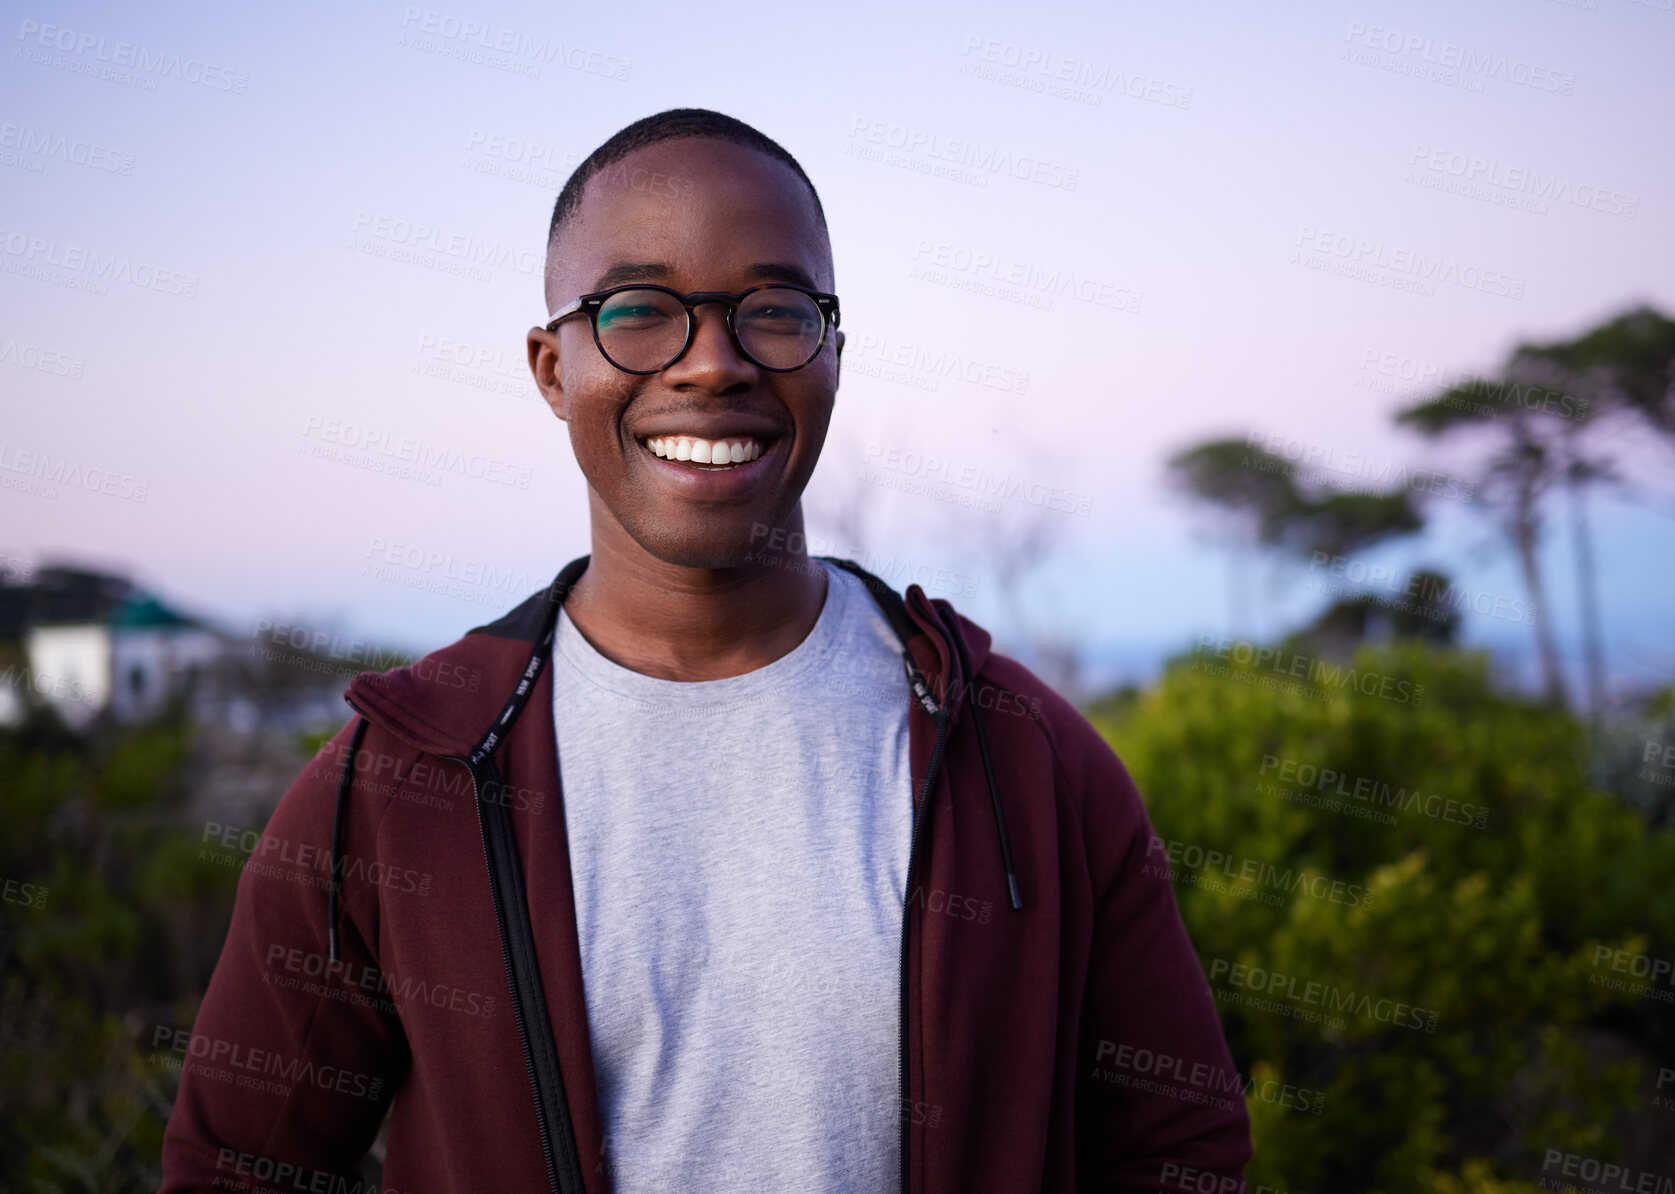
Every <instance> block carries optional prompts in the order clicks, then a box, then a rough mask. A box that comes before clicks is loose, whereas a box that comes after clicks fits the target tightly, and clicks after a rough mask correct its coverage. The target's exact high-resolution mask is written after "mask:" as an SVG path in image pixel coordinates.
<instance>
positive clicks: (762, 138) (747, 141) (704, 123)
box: [547, 108, 826, 252]
mask: <svg viewBox="0 0 1675 1194" xmlns="http://www.w3.org/2000/svg"><path fill="white" fill-rule="evenodd" d="M683 137H705V138H709V139H710V140H713V141H731V142H732V143H733V144H734V145H743V146H745V147H746V148H748V149H754V150H756V151H757V152H758V153H763V154H766V155H767V156H768V157H770V158H773V159H774V160H775V161H776V162H783V163H785V164H786V165H787V166H789V167H791V169H792V171H793V172H794V173H795V174H796V176H797V177H798V178H800V179H802V180H803V185H804V186H806V187H808V193H809V195H810V197H812V198H813V200H814V213H815V215H817V216H818V217H819V218H820V227H821V228H822V229H824V228H825V227H826V211H825V209H824V208H823V207H821V206H820V195H819V193H818V192H817V191H815V189H814V184H813V183H812V182H810V181H809V177H808V175H807V174H805V173H804V172H803V168H802V167H801V166H799V165H798V164H797V159H796V158H794V157H792V156H791V154H790V153H789V152H788V151H787V150H786V148H785V147H784V146H783V145H781V144H780V143H779V142H778V141H775V140H774V139H773V138H772V137H770V136H768V135H767V134H766V133H763V132H761V131H759V130H757V129H755V128H752V127H751V126H750V125H748V124H746V123H745V122H744V121H742V120H739V119H736V118H735V117H732V116H728V115H726V114H725V113H722V112H712V111H711V110H710V109H708V108H670V109H668V110H667V111H664V112H658V113H655V114H654V115H651V116H647V117H644V118H643V119H640V120H636V121H635V122H634V123H633V124H631V125H629V126H628V127H627V128H625V129H621V130H620V131H618V132H617V133H615V134H613V135H612V136H611V138H610V139H609V140H607V141H606V142H605V143H604V144H603V145H601V146H600V147H599V148H598V149H595V150H594V151H593V152H592V153H590V154H588V155H587V158H586V159H585V160H584V161H583V162H582V164H581V165H579V166H577V167H576V169H575V171H574V172H573V173H572V174H571V175H570V179H569V181H568V182H566V183H565V184H564V189H563V190H562V191H560V192H559V193H558V202H557V203H555V204H553V218H552V221H551V223H549V224H548V225H547V246H548V250H549V252H550V251H551V247H552V243H553V239H554V238H555V237H557V236H558V232H559V229H561V228H562V227H564V224H565V222H566V221H567V220H569V218H570V217H571V216H572V215H573V214H575V211H576V208H577V207H579V206H580V205H581V201H582V191H583V190H584V189H585V188H586V187H587V184H588V180H590V179H591V178H592V177H593V176H594V175H595V174H597V173H599V171H601V170H603V169H605V167H607V166H612V165H615V164H616V163H617V162H620V161H621V160H622V159H623V158H625V157H627V156H628V155H629V154H631V153H633V152H634V151H635V150H636V149H644V148H645V147H646V146H648V145H656V144H658V143H659V142H662V141H676V140H679V139H681V138H683Z"/></svg>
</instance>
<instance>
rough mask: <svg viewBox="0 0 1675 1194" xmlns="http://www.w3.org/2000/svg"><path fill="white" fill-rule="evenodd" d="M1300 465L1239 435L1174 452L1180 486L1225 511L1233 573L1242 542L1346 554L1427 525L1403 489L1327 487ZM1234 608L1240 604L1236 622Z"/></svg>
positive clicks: (1302, 552)
mask: <svg viewBox="0 0 1675 1194" xmlns="http://www.w3.org/2000/svg"><path fill="white" fill-rule="evenodd" d="M1299 471H1300V470H1299V468H1298V466H1297V465H1296V464H1294V463H1293V462H1292V461H1290V460H1287V459H1286V458H1285V457H1283V456H1278V455H1275V454H1274V453H1272V452H1269V451H1267V450H1265V449H1263V448H1260V447H1257V446H1255V445H1253V444H1249V443H1247V442H1245V441H1244V440H1237V439H1217V440H1209V441H1206V442H1204V443H1201V444H1197V445H1195V446H1193V447H1191V448H1187V449H1185V450H1183V451H1181V452H1178V453H1176V454H1175V455H1174V456H1172V457H1170V459H1169V472H1170V479H1171V481H1172V483H1173V484H1174V486H1175V488H1176V489H1177V490H1178V491H1180V492H1182V493H1184V494H1186V495H1187V496H1189V497H1191V498H1193V499H1195V500H1196V501H1198V502H1200V503H1202V504H1204V505H1207V506H1209V507H1212V508H1214V509H1215V510H1217V511H1218V512H1219V513H1220V514H1221V515H1222V516H1223V518H1224V519H1226V521H1227V523H1228V528H1229V529H1228V531H1227V533H1226V538H1227V539H1228V540H1229V541H1230V542H1231V544H1232V546H1233V549H1234V552H1235V556H1234V561H1233V567H1234V573H1235V577H1237V573H1238V563H1239V561H1238V554H1237V553H1238V551H1239V550H1240V549H1241V548H1242V549H1245V550H1248V551H1253V552H1259V551H1271V552H1281V553H1290V554H1294V555H1299V556H1308V555H1311V554H1313V553H1315V552H1323V553H1325V554H1327V555H1329V556H1334V557H1337V556H1346V555H1349V554H1350V553H1352V552H1354V551H1358V550H1362V549H1365V548H1369V547H1372V546H1374V545H1375V544H1378V543H1382V542H1384V541H1385V540H1387V539H1390V538H1394V537H1396V536H1400V535H1408V534H1412V533H1413V532H1415V531H1417V530H1419V529H1420V527H1421V526H1423V525H1424V522H1423V519H1422V518H1421V517H1420V514H1419V511H1418V510H1417V509H1416V508H1415V507H1414V504H1413V499H1412V497H1411V495H1410V494H1409V492H1408V491H1407V490H1406V489H1395V490H1390V491H1386V492H1371V491H1356V492H1344V491H1339V490H1326V489H1323V488H1322V487H1320V486H1318V485H1309V484H1303V483H1299ZM1233 591H1235V590H1233V589H1230V592H1233ZM1237 613H1238V610H1237V608H1236V607H1235V616H1234V618H1233V624H1234V625H1235V626H1238V625H1239V623H1240V621H1241V619H1240V618H1239V617H1238V616H1237Z"/></svg>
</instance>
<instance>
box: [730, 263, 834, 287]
mask: <svg viewBox="0 0 1675 1194" xmlns="http://www.w3.org/2000/svg"><path fill="white" fill-rule="evenodd" d="M745 272H746V273H748V274H749V275H750V276H751V277H753V278H759V279H761V280H762V281H764V282H792V283H795V284H796V285H798V286H806V287H808V288H809V289H810V290H818V289H819V287H818V286H816V285H815V284H814V279H813V278H812V277H810V276H809V272H808V271H807V270H806V269H804V268H803V267H802V266H800V265H792V264H790V263H789V262H781V261H759V262H757V263H756V264H755V265H753V266H751V267H750V268H749V269H748V270H746V271H745Z"/></svg>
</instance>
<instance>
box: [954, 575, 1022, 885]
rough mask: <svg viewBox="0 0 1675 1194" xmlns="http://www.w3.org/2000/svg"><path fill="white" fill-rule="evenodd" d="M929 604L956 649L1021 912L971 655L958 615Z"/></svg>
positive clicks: (1009, 877)
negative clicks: (973, 689) (972, 689)
mask: <svg viewBox="0 0 1675 1194" xmlns="http://www.w3.org/2000/svg"><path fill="white" fill-rule="evenodd" d="M931 608H932V609H934V610H936V615H937V618H938V620H939V621H941V623H942V624H943V625H944V626H946V627H947V628H948V630H949V633H950V634H951V636H952V637H953V640H954V647H955V650H956V651H958V653H959V657H960V675H962V676H964V677H965V680H966V687H967V690H968V691H967V696H968V697H969V700H968V702H967V703H968V706H969V708H970V711H971V724H972V725H973V726H974V727H975V728H976V730H977V753H978V754H979V755H981V756H982V757H983V778H984V779H986V780H988V781H989V803H990V804H991V805H993V806H994V810H995V832H996V833H997V834H998V835H999V836H1000V862H1001V865H1002V866H1004V867H1005V868H1006V891H1007V894H1008V895H1010V896H1011V897H1012V910H1013V911H1014V912H1021V911H1022V910H1023V907H1024V897H1023V896H1022V895H1021V894H1019V892H1018V874H1017V872H1016V871H1015V870H1013V868H1012V841H1011V839H1010V838H1009V837H1008V836H1007V834H1006V812H1005V810H1003V809H1002V808H1001V807H1000V785H999V784H998V783H996V782H995V765H994V760H993V759H992V758H990V757H989V735H988V733H987V732H986V731H985V730H984V729H983V714H982V711H981V710H980V709H979V707H978V704H977V694H976V693H975V692H973V691H970V687H971V684H972V682H973V680H974V679H975V677H973V676H972V674H971V656H970V655H969V654H968V653H967V652H966V648H965V636H964V635H962V634H961V633H960V621H959V615H957V614H944V613H943V612H942V610H941V609H939V608H938V607H937V606H936V605H935V604H932V606H931Z"/></svg>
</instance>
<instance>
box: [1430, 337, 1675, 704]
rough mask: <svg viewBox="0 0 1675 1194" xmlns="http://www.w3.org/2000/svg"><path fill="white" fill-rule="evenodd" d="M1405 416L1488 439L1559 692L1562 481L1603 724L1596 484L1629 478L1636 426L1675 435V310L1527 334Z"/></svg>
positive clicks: (1487, 463)
mask: <svg viewBox="0 0 1675 1194" xmlns="http://www.w3.org/2000/svg"><path fill="white" fill-rule="evenodd" d="M1397 422H1398V423H1403V424H1406V425H1408V426H1410V427H1412V428H1413V429H1414V430H1416V431H1418V432H1419V433H1421V434H1422V435H1425V436H1427V437H1430V438H1433V439H1443V438H1448V439H1465V438H1473V439H1477V440H1480V441H1485V442H1486V443H1487V445H1488V447H1487V451H1486V454H1485V455H1484V457H1483V459H1482V463H1481V466H1480V474H1479V476H1480V486H1479V488H1480V491H1481V492H1482V493H1483V495H1484V496H1485V497H1486V498H1488V499H1489V501H1490V502H1491V503H1492V504H1493V505H1495V506H1498V510H1497V517H1498V519H1499V521H1500V524H1501V528H1502V530H1503V531H1504V533H1505V534H1506V535H1507V538H1508V539H1509V540H1510V542H1511V544H1512V546H1513V549H1514V550H1515V551H1516V553H1517V555H1518V561H1519V567H1520V571H1521V572H1522V574H1523V578H1524V585H1525V588H1526V590H1527V591H1528V593H1529V596H1530V600H1531V602H1532V603H1533V605H1534V607H1535V635H1536V648H1537V653H1538V655H1539V657H1540V660H1541V669H1542V676H1543V687H1544V688H1545V690H1546V694H1547V698H1548V699H1549V700H1550V701H1552V702H1554V703H1555V704H1562V703H1563V701H1564V680H1563V676H1562V673H1561V671H1560V668H1559V659H1558V648H1557V645H1556V643H1555V640H1554V632H1553V625H1552V617H1551V614H1550V612H1549V611H1548V608H1547V602H1546V600H1545V591H1544V578H1543V576H1542V569H1541V562H1540V555H1539V548H1540V539H1541V534H1542V530H1543V523H1544V519H1545V511H1544V510H1543V502H1544V501H1545V500H1546V498H1547V496H1548V495H1549V494H1550V493H1551V492H1552V491H1553V490H1554V489H1555V488H1562V490H1563V492H1564V493H1565V495H1566V497H1567V499H1568V502H1567V504H1568V521H1569V525H1570V533H1571V538H1572V544H1573V555H1574V559H1575V565H1576V586H1577V596H1578V604H1579V606H1580V609H1581V612H1582V634H1581V638H1582V655H1583V661H1584V675H1585V683H1586V689H1587V693H1588V705H1589V708H1590V710H1591V712H1592V714H1593V717H1594V720H1595V725H1596V728H1597V725H1598V718H1599V715H1600V711H1601V709H1602V707H1603V704H1604V700H1605V658H1604V646H1603V641H1604V633H1603V629H1602V626H1601V617H1600V612H1599V595H1598V590H1597V573H1598V569H1597V566H1596V562H1595V561H1596V552H1595V550H1594V541H1593V533H1592V527H1591V523H1590V520H1589V517H1588V510H1587V495H1588V492H1589V490H1590V489H1593V488H1599V487H1602V486H1607V485H1620V484H1622V477H1621V474H1620V471H1619V469H1618V467H1617V461H1616V458H1615V453H1616V452H1617V451H1618V450H1619V443H1620V439H1621V437H1622V435H1623V434H1624V433H1625V432H1626V431H1628V430H1631V429H1633V428H1637V427H1638V428H1646V429H1649V430H1651V431H1653V432H1654V433H1655V434H1656V436H1657V438H1658V439H1659V440H1661V441H1664V442H1666V443H1669V444H1670V445H1672V446H1675V320H1670V319H1669V318H1668V317H1666V316H1664V315H1662V314H1661V313H1659V312H1658V311H1656V310H1654V309H1652V308H1650V307H1645V306H1642V307H1637V308H1634V309H1632V310H1630V311H1627V312H1625V313H1624V314H1622V315H1619V316H1617V317H1615V318H1613V319H1611V320H1608V321H1606V322H1605V323H1603V324H1601V325H1599V326H1598V327H1596V328H1594V329H1592V330H1591V331H1588V332H1586V333H1584V334H1582V335H1581V336H1578V337H1576V338H1574V339H1571V340H1559V341H1552V342H1548V343H1530V344H1521V345H1519V346H1518V347H1517V348H1515V349H1514V350H1513V351H1512V353H1511V354H1510V356H1509V357H1508V359H1507V363H1506V365H1505V367H1504V368H1503V369H1502V371H1501V373H1500V376H1498V377H1496V378H1493V379H1470V380H1467V381H1464V382H1462V383H1460V384H1458V385H1455V386H1453V387H1451V388H1449V389H1448V390H1445V391H1444V392H1442V393H1441V394H1438V395H1436V396H1434V397H1432V398H1430V399H1427V400H1425V401H1423V402H1420V403H1418V404H1416V405H1414V406H1412V407H1409V408H1408V409H1406V410H1404V411H1401V412H1400V413H1399V414H1398V415H1397Z"/></svg>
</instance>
